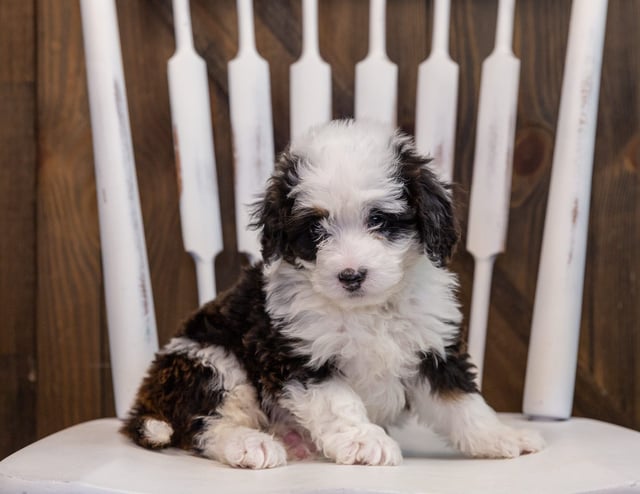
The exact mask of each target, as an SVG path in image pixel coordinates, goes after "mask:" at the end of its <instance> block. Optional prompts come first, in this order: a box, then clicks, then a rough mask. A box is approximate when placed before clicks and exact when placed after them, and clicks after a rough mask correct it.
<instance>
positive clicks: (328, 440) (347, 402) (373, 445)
mask: <svg viewBox="0 0 640 494" xmlns="http://www.w3.org/2000/svg"><path fill="white" fill-rule="evenodd" d="M280 405H281V406H283V407H284V408H286V409H287V410H289V411H290V412H291V413H292V414H293V415H294V416H295V417H296V418H297V419H298V421H299V422H300V424H301V425H302V426H303V427H305V428H306V429H307V430H308V431H309V432H310V434H311V437H312V438H313V440H314V442H315V443H316V446H317V447H318V449H320V450H321V451H322V452H323V453H324V455H325V456H327V457H328V458H331V459H333V460H335V461H336V463H342V464H347V465H353V464H362V465H397V464H399V463H400V462H401V461H402V453H401V451H400V447H399V446H398V444H397V443H396V442H395V441H394V440H393V439H391V438H390V437H389V436H388V435H387V434H386V433H385V431H384V429H382V427H379V426H377V425H375V424H373V423H371V422H370V421H369V419H368V417H367V412H366V409H365V406H364V404H363V403H362V400H361V399H360V397H359V396H358V395H357V394H356V393H355V391H353V389H351V387H350V386H349V385H348V384H347V383H345V382H344V381H342V380H340V379H336V378H333V379H329V380H327V381H323V382H321V383H317V384H309V385H306V386H303V385H302V384H300V383H299V382H294V383H290V384H288V385H287V386H285V389H284V394H283V397H282V398H281V399H280Z"/></svg>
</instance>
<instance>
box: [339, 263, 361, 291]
mask: <svg viewBox="0 0 640 494" xmlns="http://www.w3.org/2000/svg"><path fill="white" fill-rule="evenodd" d="M366 277H367V270H366V269H358V271H356V270H355V269H351V268H347V269H345V270H343V271H340V273H338V280H340V283H342V286H343V287H344V289H345V290H347V291H349V292H355V291H356V290H358V289H359V288H360V286H361V285H362V282H363V281H364V280H365V278H366Z"/></svg>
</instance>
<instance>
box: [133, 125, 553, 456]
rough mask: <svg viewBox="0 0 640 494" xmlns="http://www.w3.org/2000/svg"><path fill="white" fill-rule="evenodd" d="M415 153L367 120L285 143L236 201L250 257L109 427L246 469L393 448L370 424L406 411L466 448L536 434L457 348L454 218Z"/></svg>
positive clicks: (525, 446) (380, 428)
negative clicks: (261, 183) (251, 194)
mask: <svg viewBox="0 0 640 494" xmlns="http://www.w3.org/2000/svg"><path fill="white" fill-rule="evenodd" d="M429 161H430V160H429V159H428V158H426V157H422V156H420V155H419V154H418V153H417V152H416V151H415V148H414V145H413V141H412V140H411V138H409V137H408V136H406V135H404V134H402V133H399V132H391V131H389V129H387V128H386V127H384V126H380V125H376V124H372V123H362V122H354V121H337V122H332V123H330V124H328V125H325V126H322V127H318V128H315V129H312V130H311V131H310V132H309V133H308V134H306V135H305V136H303V137H301V138H300V139H298V140H297V141H295V142H293V143H292V144H291V146H290V147H289V149H287V150H286V151H285V152H284V153H283V154H282V155H281V156H280V158H279V161H278V163H277V164H276V167H275V171H274V173H273V176H272V177H271V179H270V180H269V183H268V184H267V187H266V192H265V194H264V197H263V199H262V200H261V201H260V202H259V203H258V204H257V205H256V206H255V207H254V225H253V226H254V227H255V228H257V229H259V230H260V232H261V242H262V254H263V263H260V264H258V265H256V266H253V267H251V268H249V269H247V270H246V272H245V273H244V274H243V276H242V278H241V279H240V280H239V282H238V283H237V285H236V286H235V287H234V288H232V289H231V290H230V291H228V292H226V293H224V294H221V295H220V296H219V297H218V298H217V299H216V300H214V301H212V302H210V303H208V304H206V305H204V306H203V307H202V308H201V309H200V310H198V311H197V312H195V313H194V314H193V315H192V316H191V317H190V318H189V319H187V320H186V321H185V323H184V324H183V325H182V327H181V328H180V329H179V331H178V334H177V336H176V337H175V338H174V339H173V340H171V342H169V344H168V345H167V346H165V348H164V349H163V350H162V351H160V352H159V353H158V354H157V356H156V359H155V361H154V362H153V363H152V365H151V367H150V369H149V373H148V375H147V377H146V378H145V380H144V382H143V383H142V385H141V387H140V391H139V393H138V397H137V400H136V403H135V405H134V406H133V408H132V410H131V413H130V416H129V418H128V419H127V420H126V422H125V425H124V427H123V431H124V432H125V433H126V434H127V435H128V436H129V437H131V438H132V439H133V440H134V441H135V442H137V443H138V444H140V445H142V446H145V447H149V448H161V447H166V446H178V447H182V448H185V449H190V450H193V451H195V452H197V453H199V454H201V455H204V456H207V457H210V458H212V459H215V460H218V461H221V462H224V463H227V464H229V465H232V466H238V467H247V468H269V467H274V466H279V465H282V464H284V463H285V462H286V458H287V456H288V457H289V459H299V458H309V457H312V456H314V455H317V454H322V455H324V456H326V457H328V458H330V459H333V460H334V461H336V462H338V463H348V464H354V463H358V464H368V465H394V464H398V463H399V462H400V461H401V459H402V455H401V452H400V449H399V448H398V445H397V444H396V443H395V441H393V439H391V438H390V437H389V436H387V435H386V433H385V432H384V427H385V426H388V425H391V424H398V423H401V422H402V421H403V420H404V419H405V418H406V417H408V416H410V415H417V416H418V418H419V419H420V420H421V421H422V422H423V423H425V424H426V425H429V426H431V427H433V428H434V429H435V430H436V431H438V432H439V433H441V434H442V435H443V436H444V437H446V438H448V439H449V441H450V442H451V444H453V445H454V446H456V447H458V448H459V449H460V450H462V451H464V452H466V453H468V454H470V455H473V456H490V457H511V456H516V455H518V454H521V453H524V452H531V451H535V450H537V449H540V448H541V447H542V440H541V438H540V437H539V436H537V435H535V434H533V433H530V432H526V431H524V432H523V431H514V430H512V429H509V428H507V427H505V426H503V425H502V424H500V423H499V422H498V420H497V418H496V415H495V413H494V412H493V410H491V409H490V408H489V407H488V406H487V405H486V403H485V402H484V400H483V399H482V397H481V396H480V395H479V393H478V390H477V387H476V384H475V377H474V368H473V365H472V364H471V363H470V362H469V358H468V355H466V354H465V353H464V352H463V351H462V350H461V349H462V345H461V341H460V330H459V328H460V324H461V320H462V316H461V313H460V310H459V308H458V303H457V300H456V289H457V281H456V277H455V275H453V274H452V273H451V272H450V271H448V270H447V268H446V266H447V263H448V260H449V259H450V257H451V255H452V253H453V250H454V248H455V245H456V242H457V240H458V229H457V225H456V221H455V213H454V208H453V205H452V201H451V194H450V191H449V188H448V187H447V186H446V185H444V184H442V183H441V182H439V181H438V180H437V179H436V177H435V175H434V174H433V172H432V171H431V170H430V169H429V166H428V164H429Z"/></svg>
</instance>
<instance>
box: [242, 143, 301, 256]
mask: <svg viewBox="0 0 640 494" xmlns="http://www.w3.org/2000/svg"><path fill="white" fill-rule="evenodd" d="M298 161H299V158H298V157H297V156H295V155H293V154H291V153H290V152H289V150H287V151H284V152H283V153H282V154H281V155H280V157H279V158H278V161H277V162H276V165H275V170H274V172H273V174H272V175H271V177H270V178H269V181H268V182H267V189H266V191H265V193H264V196H263V197H262V199H261V200H259V201H258V202H257V203H255V204H254V205H253V208H252V217H253V221H252V223H251V224H250V227H251V228H254V229H256V230H261V233H262V235H261V245H262V259H263V260H264V262H265V263H267V264H268V263H270V262H272V261H274V260H276V259H278V258H280V257H282V256H283V254H284V250H285V243H286V241H287V239H286V225H287V221H288V218H289V217H290V216H291V210H292V208H293V203H294V200H293V198H291V197H290V195H289V193H290V192H291V190H292V188H293V187H294V186H295V185H297V183H298V173H297V164H298Z"/></svg>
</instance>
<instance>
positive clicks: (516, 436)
mask: <svg viewBox="0 0 640 494" xmlns="http://www.w3.org/2000/svg"><path fill="white" fill-rule="evenodd" d="M424 359H425V360H423V362H422V365H421V372H420V376H419V377H418V378H417V379H416V381H415V383H414V386H413V387H412V389H411V401H412V404H413V405H415V409H416V412H417V414H418V418H419V419H420V421H421V422H423V423H425V424H426V425H428V426H430V427H431V428H432V429H433V430H434V431H435V432H437V433H439V434H441V435H442V436H444V438H446V439H448V440H449V442H450V443H451V444H452V446H454V447H455V448H457V449H459V450H460V451H462V452H463V453H466V454H468V455H470V456H478V457H486V458H513V457H516V456H519V455H521V454H526V453H535V452H536V451H539V450H541V449H542V448H544V440H543V439H542V437H541V436H540V434H538V432H536V431H532V430H527V429H514V428H513V427H509V426H507V425H505V424H503V423H502V422H500V420H499V419H498V417H497V415H496V413H495V412H494V410H493V409H492V408H491V407H490V406H489V405H487V403H486V402H485V401H484V398H482V396H481V395H480V393H479V392H478V390H477V388H476V385H475V383H474V376H473V374H472V373H471V368H472V366H471V365H470V364H469V363H468V361H467V359H468V356H467V355H464V354H463V355H460V354H455V353H452V354H450V355H448V358H447V359H446V360H445V359H439V358H436V357H435V356H433V355H425V357H424Z"/></svg>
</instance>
